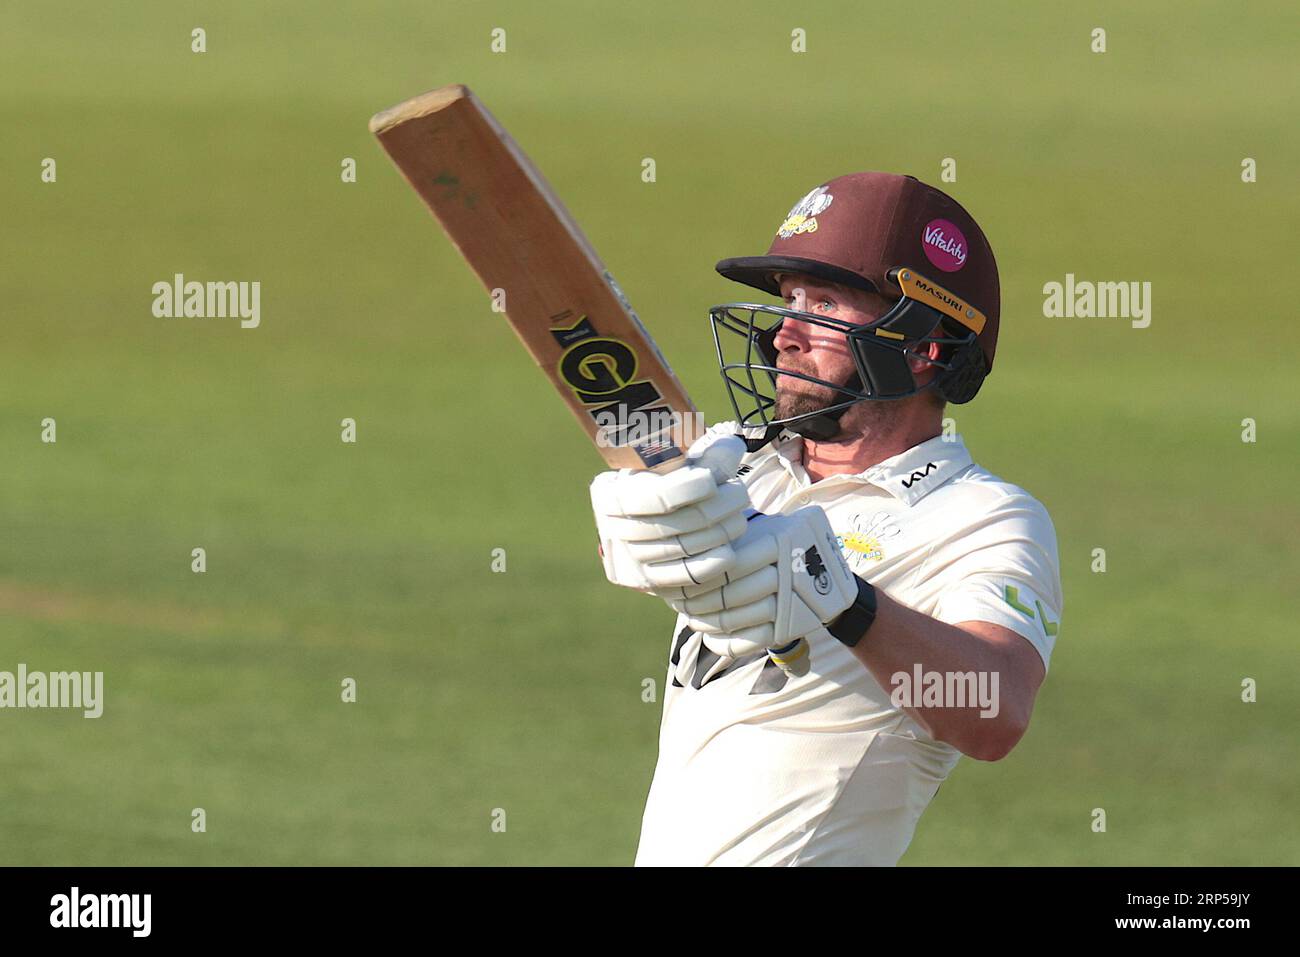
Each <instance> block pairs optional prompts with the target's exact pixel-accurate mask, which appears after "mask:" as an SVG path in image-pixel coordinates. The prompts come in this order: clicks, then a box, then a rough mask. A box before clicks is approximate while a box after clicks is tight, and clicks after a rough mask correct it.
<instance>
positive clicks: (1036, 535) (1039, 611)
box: [934, 493, 1064, 669]
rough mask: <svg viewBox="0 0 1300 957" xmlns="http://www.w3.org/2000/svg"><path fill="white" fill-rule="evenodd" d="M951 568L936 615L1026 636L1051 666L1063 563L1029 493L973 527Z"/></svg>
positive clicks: (1052, 531)
mask: <svg viewBox="0 0 1300 957" xmlns="http://www.w3.org/2000/svg"><path fill="white" fill-rule="evenodd" d="M963 544H964V545H966V546H967V548H966V550H965V551H964V552H963V553H962V555H961V557H960V558H958V560H957V561H956V562H954V563H953V564H952V565H951V566H949V568H948V569H946V573H947V574H946V576H945V577H947V578H949V579H950V580H951V584H950V585H946V586H945V587H944V590H943V593H942V594H941V596H940V598H939V602H938V604H937V606H936V607H935V611H934V617H935V618H937V619H938V620H939V621H942V622H947V623H948V624H952V625H955V624H958V623H960V622H963V621H987V622H992V623H993V624H995V625H1001V626H1002V627H1004V628H1008V629H1010V630H1011V631H1014V632H1015V633H1016V634H1018V635H1020V636H1021V637H1023V638H1024V639H1025V640H1026V641H1028V642H1029V643H1030V644H1031V645H1033V646H1034V648H1036V649H1037V650H1038V654H1039V656H1040V657H1041V658H1042V659H1043V667H1044V668H1045V669H1046V668H1047V667H1048V661H1049V659H1050V658H1051V656H1052V648H1053V647H1054V646H1055V644H1056V638H1057V634H1058V632H1059V631H1060V624H1061V611H1062V606H1063V604H1064V602H1063V597H1062V595H1061V566H1060V558H1059V556H1058V554H1057V546H1056V530H1055V528H1054V527H1053V526H1052V520H1051V518H1050V517H1049V516H1048V514H1047V509H1045V508H1044V507H1043V506H1042V505H1041V504H1040V503H1039V502H1038V501H1037V500H1036V499H1034V498H1032V497H1031V496H1029V495H1028V494H1027V493H1025V494H1021V495H1009V496H1007V498H1006V499H1005V500H1003V502H1001V503H999V504H998V505H997V506H996V507H995V508H994V509H992V510H991V511H990V513H989V514H988V516H987V518H986V519H985V520H984V521H982V522H981V523H979V524H977V525H976V526H975V527H974V528H972V529H969V530H968V531H967V534H966V536H965V541H964V543H963Z"/></svg>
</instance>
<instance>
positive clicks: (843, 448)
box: [803, 400, 943, 482]
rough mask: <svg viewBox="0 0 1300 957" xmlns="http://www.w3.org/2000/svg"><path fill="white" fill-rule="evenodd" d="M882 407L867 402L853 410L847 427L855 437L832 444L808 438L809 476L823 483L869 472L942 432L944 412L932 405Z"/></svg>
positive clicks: (805, 463) (806, 464) (805, 461)
mask: <svg viewBox="0 0 1300 957" xmlns="http://www.w3.org/2000/svg"><path fill="white" fill-rule="evenodd" d="M902 401H904V402H905V401H906V400H902ZM882 406H883V403H882V404H881V405H877V406H874V407H873V404H872V403H863V404H862V405H860V406H855V407H853V408H852V409H850V410H849V413H848V415H846V416H845V420H846V421H845V423H844V424H845V431H846V432H848V433H849V434H850V435H851V436H852V437H851V438H847V439H840V440H834V441H830V442H814V441H812V440H811V439H804V442H803V467H804V471H805V472H807V473H808V477H809V478H810V479H812V480H813V481H814V482H820V481H821V480H822V479H824V478H826V477H827V476H829V475H855V474H857V473H859V472H865V471H866V470H867V469H869V468H871V466H873V465H876V464H878V463H880V462H883V461H884V460H885V459H887V458H892V457H893V456H895V455H898V454H899V453H900V452H906V451H907V450H908V449H910V448H912V447H913V446H916V445H920V444H921V443H922V442H924V441H926V440H927V439H932V438H934V437H935V436H936V435H938V434H939V433H940V432H941V431H942V422H941V420H942V415H943V413H942V412H940V411H939V410H937V409H935V408H934V406H932V405H920V404H912V405H909V406H903V405H902V402H900V403H898V404H897V405H895V407H894V408H890V409H886V408H883V407H882ZM855 413H857V414H855ZM850 416H852V417H853V420H852V421H849V417H850Z"/></svg>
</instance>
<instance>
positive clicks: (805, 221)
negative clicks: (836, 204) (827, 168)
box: [776, 186, 835, 239]
mask: <svg viewBox="0 0 1300 957" xmlns="http://www.w3.org/2000/svg"><path fill="white" fill-rule="evenodd" d="M834 199H835V197H834V196H832V195H831V194H830V193H828V192H826V187H825V186H818V187H817V188H816V189H814V190H813V191H812V192H810V193H809V194H808V195H807V196H805V197H804V198H803V199H801V200H799V202H797V203H795V204H794V209H792V210H790V213H789V215H787V216H786V218H785V222H783V223H782V224H781V228H780V229H778V230H777V231H776V234H777V235H778V236H780V237H781V238H782V239H789V238H790V237H791V236H798V235H799V234H800V233H815V232H817V216H818V215H819V214H821V213H824V212H826V210H827V209H829V208H830V205H831V202H832V201H833V200H834Z"/></svg>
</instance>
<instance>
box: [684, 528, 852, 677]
mask: <svg viewBox="0 0 1300 957" xmlns="http://www.w3.org/2000/svg"><path fill="white" fill-rule="evenodd" d="M732 547H733V549H734V551H735V553H736V562H735V563H734V564H733V566H732V568H731V569H730V570H729V571H728V572H727V573H726V574H725V575H724V576H723V583H722V584H721V585H720V586H719V587H715V588H713V589H711V590H705V588H704V587H692V588H689V589H683V590H682V597H680V598H677V597H673V598H668V599H667V600H668V604H670V605H672V606H673V608H674V609H675V610H676V611H678V612H679V613H681V614H683V615H685V616H686V617H687V619H688V620H687V622H686V624H687V626H688V627H689V628H690V629H691V630H692V631H696V632H699V633H700V634H701V635H702V638H703V641H704V644H705V646H706V647H708V649H709V650H710V651H712V652H713V653H714V654H717V655H722V656H724V657H729V658H742V657H744V656H745V655H752V654H755V653H757V652H761V651H765V650H767V649H770V648H785V647H787V646H788V645H790V644H791V643H793V642H795V641H797V640H798V639H799V638H802V637H805V636H806V635H808V634H811V633H812V632H814V631H816V630H817V629H818V628H820V627H821V626H823V625H826V624H829V623H830V622H833V621H834V620H835V619H836V618H838V617H839V616H840V615H841V614H843V613H844V612H845V611H846V610H847V609H848V607H849V606H850V605H852V604H853V601H854V599H855V598H856V597H857V594H858V583H857V579H856V578H854V576H853V572H852V571H850V569H849V565H848V562H846V561H845V560H844V555H843V553H841V551H840V548H839V545H838V543H837V542H836V540H835V533H834V531H832V530H831V525H830V522H829V521H828V520H827V518H826V513H825V512H824V511H823V510H822V509H821V508H820V507H819V506H816V505H810V506H808V507H807V508H801V509H799V510H798V511H797V512H794V513H792V514H790V515H760V516H758V517H756V518H753V519H751V520H750V522H749V527H748V529H747V530H746V532H745V534H744V536H742V537H741V538H740V539H739V540H738V541H736V542H735V543H734V544H733V546H732Z"/></svg>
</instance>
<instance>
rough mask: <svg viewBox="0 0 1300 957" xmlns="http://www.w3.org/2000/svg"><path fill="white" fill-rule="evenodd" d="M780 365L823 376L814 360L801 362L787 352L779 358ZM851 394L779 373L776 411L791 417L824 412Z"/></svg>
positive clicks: (778, 366) (780, 366)
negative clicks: (818, 373)
mask: <svg viewBox="0 0 1300 957" xmlns="http://www.w3.org/2000/svg"><path fill="white" fill-rule="evenodd" d="M777 368H779V369H786V370H789V371H790V372H799V373H802V374H803V375H807V376H814V377H816V378H821V377H820V376H818V375H817V367H816V366H815V365H813V363H812V362H802V361H799V360H796V359H792V358H788V357H786V356H782V357H781V358H780V359H779V360H778V361H777ZM850 398H851V396H849V395H848V394H847V393H844V392H837V391H835V390H834V389H831V388H829V387H827V386H824V385H818V384H817V383H815V382H809V381H808V380H806V379H800V378H797V377H796V376H792V375H789V376H784V375H779V376H777V377H776V407H775V408H774V410H773V411H774V412H775V413H776V418H778V419H789V418H793V417H794V416H796V415H810V414H812V413H814V412H823V411H825V410H826V409H829V408H830V407H831V406H833V405H839V404H840V403H841V402H847V401H848V400H849V399H850Z"/></svg>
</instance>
